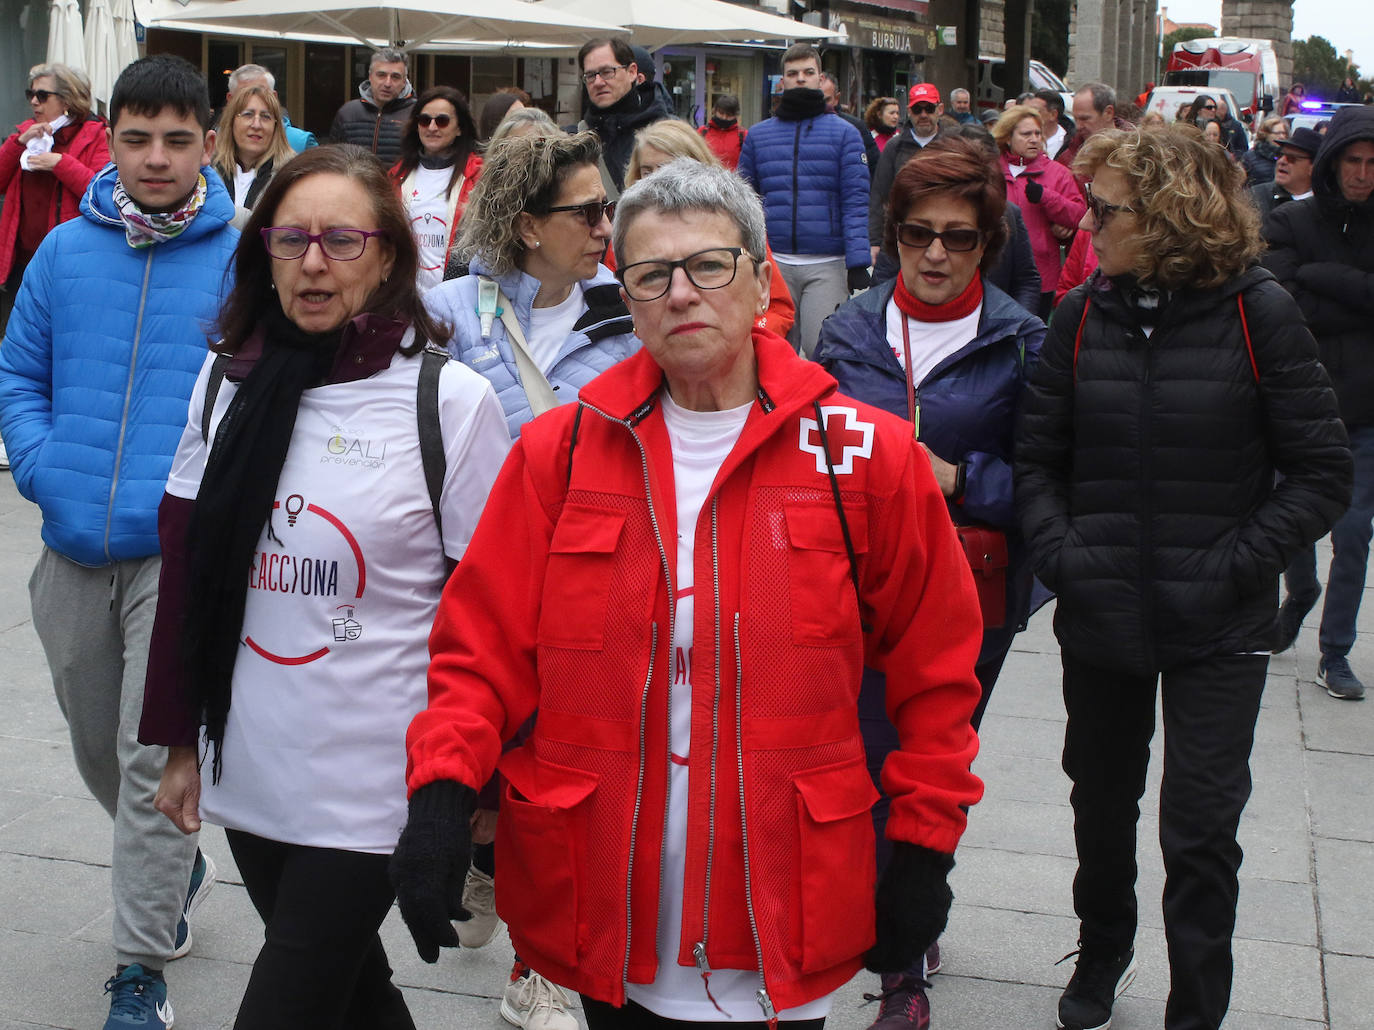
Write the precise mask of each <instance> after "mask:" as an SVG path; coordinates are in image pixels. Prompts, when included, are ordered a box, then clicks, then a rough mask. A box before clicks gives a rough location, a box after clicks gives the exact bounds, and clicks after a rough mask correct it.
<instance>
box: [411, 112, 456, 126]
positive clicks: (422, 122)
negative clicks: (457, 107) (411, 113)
mask: <svg viewBox="0 0 1374 1030" xmlns="http://www.w3.org/2000/svg"><path fill="white" fill-rule="evenodd" d="M431 122H433V123H434V124H435V125H437V126H439V128H441V129H447V128H448V127H449V126H450V125H451V124H452V123H453V116H452V115H449V114H417V115H416V116H415V124H416V125H418V126H420V128H422V129H428V128H429V125H430V123H431Z"/></svg>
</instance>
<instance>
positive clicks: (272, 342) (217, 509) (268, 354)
mask: <svg viewBox="0 0 1374 1030" xmlns="http://www.w3.org/2000/svg"><path fill="white" fill-rule="evenodd" d="M259 331H261V332H262V334H263V349H262V356H261V357H259V358H258V360H257V362H256V363H255V364H254V365H253V368H252V370H251V371H250V372H249V373H248V375H247V377H246V378H245V379H244V380H243V382H242V383H241V384H240V386H239V389H238V392H237V393H236V394H235V395H234V399H233V400H232V401H231V402H230V404H229V410H228V411H226V412H225V414H224V419H223V421H221V422H220V424H219V428H218V430H217V431H216V433H215V438H214V441H213V444H212V446H211V449H210V456H209V459H208V460H207V462H206V465H205V474H204V476H202V477H201V481H200V492H199V494H198V495H197V496H196V506H195V511H194V513H193V514H192V516H191V524H190V528H189V530H188V533H187V541H186V550H187V568H188V572H189V579H188V590H187V605H186V615H185V622H184V624H183V626H182V654H183V657H184V660H185V663H186V675H187V682H188V683H190V684H191V689H192V690H193V691H194V692H195V697H196V702H197V704H198V707H199V709H200V713H201V719H202V721H203V722H204V724H205V736H206V739H207V740H208V741H209V742H210V744H211V746H212V747H213V749H214V760H213V763H212V766H211V769H212V776H213V782H215V783H218V782H219V777H220V772H221V771H222V764H221V755H220V747H221V745H222V744H223V742H224V726H225V722H226V721H227V720H228V717H229V703H230V684H231V682H232V680H233V676H234V662H235V660H236V658H237V657H238V650H239V634H240V633H241V632H242V630H243V609H244V604H245V602H246V593H247V590H248V576H249V572H250V570H251V569H252V567H253V562H254V559H255V556H256V553H257V548H258V538H259V537H260V536H261V535H262V527H263V525H264V523H267V522H268V520H269V519H270V518H271V515H272V502H273V500H274V498H275V495H276V491H277V479H278V477H279V476H280V474H281V468H282V464H283V463H284V462H285V461H286V451H287V448H288V447H289V446H290V444H291V434H292V432H293V431H294V429H295V426H296V410H297V408H298V407H299V405H300V399H301V393H302V392H304V391H305V390H307V389H309V388H310V387H311V386H314V385H315V384H317V383H319V382H320V381H321V380H322V379H323V378H324V377H325V376H327V375H328V374H329V370H330V368H331V367H332V366H333V363H334V358H335V355H336V354H337V352H338V349H339V341H340V339H341V338H342V335H343V333H342V330H334V331H332V332H328V333H319V334H315V333H307V332H303V331H302V330H301V329H299V328H297V327H296V326H295V325H294V324H293V323H292V322H291V321H289V320H288V319H287V317H286V316H285V315H284V314H282V311H281V308H280V307H279V306H278V305H276V304H273V305H272V306H271V310H269V311H268V312H267V313H266V314H265V315H264V317H263V320H262V324H261V326H260V330H259ZM270 533H271V530H270V528H269V534H270Z"/></svg>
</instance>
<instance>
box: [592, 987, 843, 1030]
mask: <svg viewBox="0 0 1374 1030" xmlns="http://www.w3.org/2000/svg"><path fill="white" fill-rule="evenodd" d="M582 1014H583V1015H584V1016H586V1017H587V1030H701V1028H702V1027H708V1026H718V1027H729V1028H730V1030H766V1028H767V1026H768V1024H767V1023H765V1022H763V1020H757V1021H750V1022H745V1023H742V1022H739V1021H738V1020H734V1019H723V1020H718V1021H715V1022H711V1023H697V1022H693V1021H691V1020H685V1019H669V1018H668V1017H667V1016H660V1015H658V1014H657V1013H654V1012H650V1011H649V1010H648V1009H646V1008H645V1007H644V1006H643V1005H636V1004H635V1003H634V1002H632V1001H626V1002H625V1006H624V1008H616V1007H615V1006H614V1005H612V1004H610V1003H609V1002H604V1001H597V1000H596V999H595V998H588V997H587V996H586V995H585V994H584V995H582ZM779 1025H781V1026H785V1027H787V1030H822V1028H823V1027H824V1026H825V1020H824V1019H795V1020H787V1019H784V1020H781V1022H780V1024H779Z"/></svg>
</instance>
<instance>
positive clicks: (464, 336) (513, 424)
mask: <svg viewBox="0 0 1374 1030" xmlns="http://www.w3.org/2000/svg"><path fill="white" fill-rule="evenodd" d="M469 272H470V273H471V274H469V275H465V276H463V277H462V278H461V279H450V280H448V281H447V282H444V283H440V284H439V285H438V286H436V287H434V289H432V290H430V291H429V293H427V294H425V305H426V307H428V308H429V310H430V312H431V313H432V314H433V315H434V317H435V318H436V319H438V320H439V321H440V322H443V323H444V324H445V325H447V326H449V327H450V328H451V329H452V330H453V336H452V337H451V338H450V339H449V341H448V352H449V353H450V354H451V355H453V357H455V358H457V359H458V360H459V361H461V362H462V363H463V364H464V365H467V366H468V368H470V369H472V370H473V371H475V372H480V373H481V374H482V375H484V376H485V377H486V378H487V381H488V382H490V383H491V385H492V386H493V387H495V389H496V396H497V397H499V398H500V399H501V407H502V408H504V409H505V412H506V428H508V429H509V430H510V435H511V439H512V440H514V439H518V438H519V435H520V427H521V426H523V425H524V424H525V423H526V422H528V421H529V420H530V415H531V412H530V404H529V400H528V398H526V396H525V387H524V386H523V385H522V384H521V382H520V373H519V372H518V371H517V370H516V367H515V352H514V351H512V350H511V345H510V341H509V340H508V339H507V338H506V327H505V326H504V325H502V324H501V320H500V319H499V318H496V319H493V320H492V325H491V336H490V337H488V338H486V339H483V338H482V324H481V322H480V320H479V319H478V317H477V277H478V276H479V275H487V274H488V272H487V269H486V267H485V266H484V265H483V264H482V260H481V258H473V259H472V264H471V265H470V266H469ZM497 282H499V283H500V284H501V292H502V293H503V294H505V295H506V297H508V298H509V299H510V301H511V303H512V304H514V305H515V318H516V321H517V322H519V323H520V328H521V329H522V330H525V331H526V332H528V331H529V324H530V309H531V308H532V307H533V306H534V298H535V295H536V294H537V293H538V292H539V280H538V279H535V278H534V277H533V276H530V275H526V274H525V273H524V272H521V271H519V270H518V269H517V270H516V271H514V272H511V273H510V274H509V275H506V276H504V277H499V278H498V279H497ZM574 289H580V290H582V292H583V294H584V295H585V296H586V299H587V310H586V311H585V312H583V314H582V317H581V318H579V319H578V320H577V323H576V324H575V325H574V326H573V331H572V332H571V333H570V334H569V335H568V338H567V339H566V340H565V341H563V346H562V347H561V348H559V351H558V358H557V360H556V361H555V362H554V363H553V367H552V368H551V369H549V372H548V380H549V385H550V386H552V387H553V388H554V390H555V391H556V392H557V394H558V397H559V399H560V400H561V401H562V403H564V404H567V403H568V402H569V401H575V400H576V399H577V391H578V390H580V389H582V387H584V386H586V385H587V384H588V383H590V382H591V381H592V380H593V379H595V378H596V377H597V376H599V375H600V374H601V373H602V372H604V371H606V369H608V368H610V367H611V366H612V365H614V364H615V363H616V362H617V361H620V360H621V359H623V358H628V357H629V356H630V355H631V354H633V353H634V352H635V351H637V350H639V348H640V342H639V337H637V336H635V335H634V331H633V328H634V327H633V324H632V322H631V321H630V313H629V312H628V311H627V310H626V309H625V305H624V303H623V302H622V301H621V300H620V284H619V283H618V282H616V279H615V276H614V275H613V274H612V273H611V271H610V269H608V268H606V267H605V266H604V265H598V266H597V269H596V275H595V276H593V277H592V278H591V279H584V280H583V281H582V282H580V283H578V284H577V285H576V286H575V287H574Z"/></svg>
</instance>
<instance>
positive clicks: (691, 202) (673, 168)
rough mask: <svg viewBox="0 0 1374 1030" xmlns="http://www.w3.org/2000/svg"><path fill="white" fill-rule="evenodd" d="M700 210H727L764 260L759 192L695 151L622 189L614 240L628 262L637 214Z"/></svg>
mask: <svg viewBox="0 0 1374 1030" xmlns="http://www.w3.org/2000/svg"><path fill="white" fill-rule="evenodd" d="M696 211H701V212H704V213H705V214H723V215H726V216H727V217H729V219H730V220H731V221H732V222H734V223H735V225H736V226H738V227H739V236H740V242H741V243H743V245H744V249H745V250H747V251H748V252H749V253H750V254H751V255H752V256H753V257H754V258H755V260H759V261H761V260H763V258H764V255H765V249H764V248H765V247H766V246H767V231H766V229H765V228H764V222H763V204H762V203H761V202H760V201H759V195H758V194H757V193H755V192H754V190H753V188H752V187H750V185H749V184H748V183H746V182H745V181H744V180H743V179H741V178H740V177H739V176H738V175H736V174H735V173H734V172H728V171H726V170H725V169H724V168H712V167H710V166H709V165H704V164H702V163H701V162H699V161H693V160H692V159H691V158H690V157H680V158H678V159H677V160H676V161H673V162H671V163H670V164H666V165H664V166H663V167H662V168H660V169H659V170H658V171H656V172H655V173H654V174H653V175H650V176H649V177H648V178H645V179H640V180H639V182H637V183H635V184H634V185H633V186H631V187H630V188H629V189H627V190H626V191H625V192H624V193H622V194H621V195H620V201H619V202H618V203H617V204H616V208H615V227H614V230H613V232H612V234H611V243H612V246H613V247H614V248H615V254H616V259H617V260H618V261H619V262H620V263H621V264H622V265H623V264H625V258H626V256H627V255H626V254H625V237H626V236H627V235H628V234H629V231H630V226H631V225H632V224H633V223H634V220H635V219H636V218H638V217H639V216H640V215H642V214H644V213H646V212H653V213H656V214H662V215H680V214H686V213H688V212H696Z"/></svg>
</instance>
